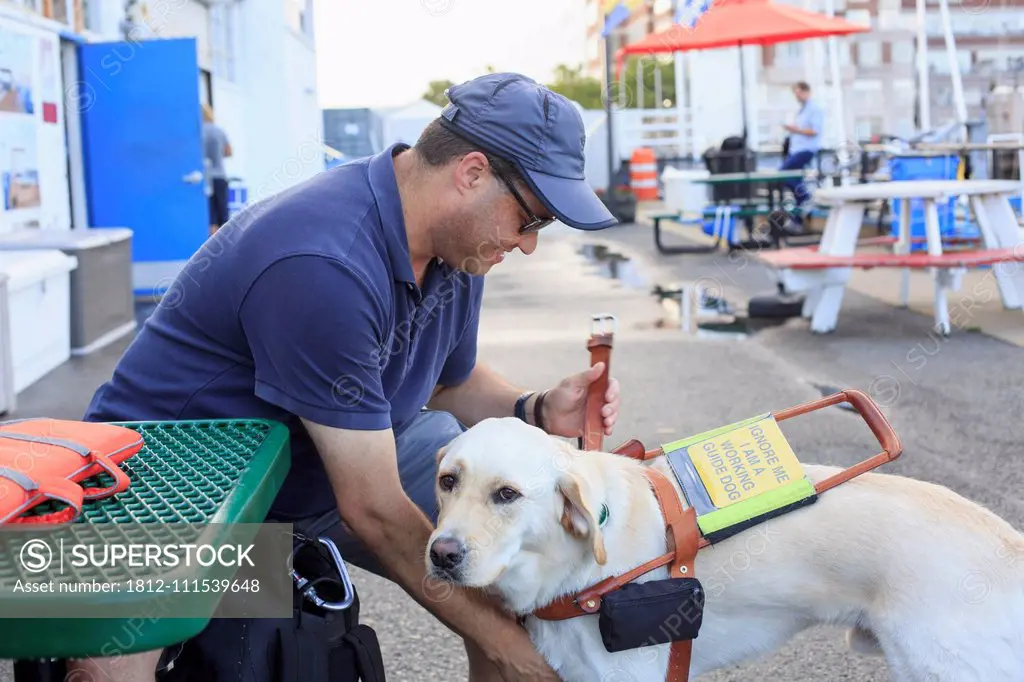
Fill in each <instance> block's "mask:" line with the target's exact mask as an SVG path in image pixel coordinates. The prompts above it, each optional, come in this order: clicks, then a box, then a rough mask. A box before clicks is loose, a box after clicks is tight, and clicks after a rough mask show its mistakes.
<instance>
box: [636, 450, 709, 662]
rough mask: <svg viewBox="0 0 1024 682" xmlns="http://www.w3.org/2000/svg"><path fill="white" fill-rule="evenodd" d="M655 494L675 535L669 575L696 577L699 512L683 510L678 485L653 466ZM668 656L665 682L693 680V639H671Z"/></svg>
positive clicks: (650, 475) (667, 526)
mask: <svg viewBox="0 0 1024 682" xmlns="http://www.w3.org/2000/svg"><path fill="white" fill-rule="evenodd" d="M644 473H645V474H647V478H648V480H650V482H651V487H652V488H654V495H655V496H656V497H657V498H658V506H659V507H661V513H662V516H664V518H665V532H666V533H668V534H669V536H670V537H671V538H672V546H671V549H672V550H673V554H672V563H671V564H670V565H669V577H670V578H693V577H695V576H694V574H695V572H696V571H695V568H694V564H695V563H696V559H697V549H698V542H699V539H700V533H699V532H698V526H697V513H696V511H695V510H694V508H693V507H687V508H686V509H685V510H684V509H683V505H682V503H681V502H680V501H679V496H678V495H676V491H675V488H673V487H672V484H671V483H669V481H668V479H667V478H666V477H665V475H664V474H662V473H661V472H660V471H658V470H657V469H654V468H650V469H647V470H645V471H644ZM671 646H672V649H671V652H670V653H669V659H668V675H667V677H666V678H665V680H666V682H687V680H689V679H690V654H691V652H692V650H693V641H692V640H688V639H687V640H682V641H678V642H672V645H671Z"/></svg>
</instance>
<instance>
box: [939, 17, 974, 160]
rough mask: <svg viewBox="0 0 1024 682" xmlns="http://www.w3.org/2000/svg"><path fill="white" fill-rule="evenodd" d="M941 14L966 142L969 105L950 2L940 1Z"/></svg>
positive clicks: (951, 76) (950, 70)
mask: <svg viewBox="0 0 1024 682" xmlns="http://www.w3.org/2000/svg"><path fill="white" fill-rule="evenodd" d="M939 12H940V13H941V15H942V32H943V34H945V37H946V57H947V58H948V59H949V77H950V78H951V79H952V80H953V103H954V104H955V105H956V117H957V120H959V121H960V126H961V133H962V134H963V136H964V142H969V141H970V140H968V139H967V103H966V102H965V101H964V86H963V81H962V80H961V78H960V64H959V62H957V59H956V40H955V39H954V38H953V26H952V23H951V22H950V18H949V2H948V0H939Z"/></svg>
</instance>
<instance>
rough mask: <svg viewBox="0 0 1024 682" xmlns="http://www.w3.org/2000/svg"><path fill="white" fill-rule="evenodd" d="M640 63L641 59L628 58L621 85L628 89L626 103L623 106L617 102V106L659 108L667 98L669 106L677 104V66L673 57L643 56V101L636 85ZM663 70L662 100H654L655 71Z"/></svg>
mask: <svg viewBox="0 0 1024 682" xmlns="http://www.w3.org/2000/svg"><path fill="white" fill-rule="evenodd" d="M639 64H640V59H638V58H635V57H633V58H629V59H627V60H626V63H625V65H624V68H623V69H622V79H621V80H622V84H621V85H620V86H619V88H620V90H617V92H618V91H621V89H625V91H626V104H625V107H621V106H620V105H618V102H616V106H620V108H626V109H638V108H643V109H657V108H661V107H662V106H664V103H665V100H668V101H669V102H671V104H670V105H669V106H673V107H674V106H675V105H676V76H675V73H676V67H675V61H674V60H672V59H667V60H666V59H665V58H664V57H660V58H658V57H654V58H652V57H651V56H646V57H644V58H643V102H640V101H639V96H638V93H637V87H636V74H637V68H638V66H639ZM659 69H660V70H661V100H662V101H661V102H655V101H654V95H655V90H654V79H655V75H654V72H655V71H657V70H659Z"/></svg>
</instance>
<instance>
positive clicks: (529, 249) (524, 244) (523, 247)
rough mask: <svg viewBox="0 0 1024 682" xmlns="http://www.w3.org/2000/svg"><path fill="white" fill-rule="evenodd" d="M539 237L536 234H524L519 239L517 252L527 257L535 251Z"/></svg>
mask: <svg viewBox="0 0 1024 682" xmlns="http://www.w3.org/2000/svg"><path fill="white" fill-rule="evenodd" d="M538 239H539V235H538V234H537V233H536V232H533V233H531V234H524V235H523V236H522V237H521V238H520V239H519V250H520V251H522V252H523V253H525V254H526V255H527V256H529V255H530V254H531V253H533V252H534V251H535V250H536V249H537V240H538Z"/></svg>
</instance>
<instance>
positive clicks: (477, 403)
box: [427, 362, 537, 426]
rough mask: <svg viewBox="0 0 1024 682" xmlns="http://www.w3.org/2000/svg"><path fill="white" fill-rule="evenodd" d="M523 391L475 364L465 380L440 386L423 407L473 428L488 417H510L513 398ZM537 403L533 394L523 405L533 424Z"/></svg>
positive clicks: (495, 373) (490, 370)
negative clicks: (453, 384)
mask: <svg viewBox="0 0 1024 682" xmlns="http://www.w3.org/2000/svg"><path fill="white" fill-rule="evenodd" d="M524 392H525V391H524V389H522V388H518V387H516V386H515V385H513V384H511V383H509V381H508V380H507V379H505V378H504V377H502V376H501V375H500V374H498V373H497V372H495V371H494V370H493V369H491V368H490V367H488V366H487V365H485V364H483V363H481V362H478V363H476V364H475V365H474V366H473V370H472V371H471V372H470V373H469V378H468V379H466V380H465V381H464V382H462V383H461V384H458V385H457V386H441V387H438V388H437V390H435V391H434V395H433V396H431V398H430V402H429V403H427V407H429V408H430V409H432V410H442V411H445V412H450V413H451V414H452V415H454V416H455V418H456V419H458V420H459V421H460V422H462V423H463V424H465V425H466V426H473V425H474V424H476V423H477V422H480V421H482V420H484V419H487V418H488V417H511V416H512V414H513V411H514V410H515V405H516V399H517V398H518V397H519V396H520V395H522V394H523V393H524ZM536 400H537V394H534V395H533V396H531V397H530V399H529V400H528V401H527V402H526V406H525V407H526V417H527V420H528V421H529V423H531V424H533V423H534V420H533V407H534V403H535V402H536Z"/></svg>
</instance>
